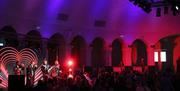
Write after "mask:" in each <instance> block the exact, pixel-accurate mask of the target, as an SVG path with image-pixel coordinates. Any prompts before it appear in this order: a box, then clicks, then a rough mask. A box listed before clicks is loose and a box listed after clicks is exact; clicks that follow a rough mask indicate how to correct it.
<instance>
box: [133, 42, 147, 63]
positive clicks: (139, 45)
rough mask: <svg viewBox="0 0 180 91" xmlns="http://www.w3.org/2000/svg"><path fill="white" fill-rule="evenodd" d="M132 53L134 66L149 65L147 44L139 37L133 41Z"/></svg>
mask: <svg viewBox="0 0 180 91" xmlns="http://www.w3.org/2000/svg"><path fill="white" fill-rule="evenodd" d="M131 55H132V56H131V58H132V65H133V66H142V65H144V66H145V65H147V50H146V44H145V43H144V42H143V41H142V40H140V39H137V40H135V41H134V42H133V44H132V53H131Z"/></svg>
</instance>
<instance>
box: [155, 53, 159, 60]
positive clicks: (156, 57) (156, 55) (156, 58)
mask: <svg viewBox="0 0 180 91" xmlns="http://www.w3.org/2000/svg"><path fill="white" fill-rule="evenodd" d="M158 59H159V58H158V52H157V51H156V52H154V62H158Z"/></svg>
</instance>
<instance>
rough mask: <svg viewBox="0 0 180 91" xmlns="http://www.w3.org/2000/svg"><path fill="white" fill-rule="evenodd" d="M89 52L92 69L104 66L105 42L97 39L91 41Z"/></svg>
mask: <svg viewBox="0 0 180 91" xmlns="http://www.w3.org/2000/svg"><path fill="white" fill-rule="evenodd" d="M91 46H92V52H91V65H92V66H93V67H102V66H104V65H105V61H106V60H105V54H106V53H105V41H104V39H103V38H100V37H97V38H95V39H94V40H93V42H92V44H91Z"/></svg>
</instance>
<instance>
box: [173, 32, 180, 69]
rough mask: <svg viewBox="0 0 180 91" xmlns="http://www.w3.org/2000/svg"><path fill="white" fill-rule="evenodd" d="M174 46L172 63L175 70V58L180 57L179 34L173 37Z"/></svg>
mask: <svg viewBox="0 0 180 91" xmlns="http://www.w3.org/2000/svg"><path fill="white" fill-rule="evenodd" d="M174 42H175V47H174V50H173V65H174V69H175V71H177V60H178V59H179V58H180V35H179V36H177V38H176V39H175V41H174Z"/></svg>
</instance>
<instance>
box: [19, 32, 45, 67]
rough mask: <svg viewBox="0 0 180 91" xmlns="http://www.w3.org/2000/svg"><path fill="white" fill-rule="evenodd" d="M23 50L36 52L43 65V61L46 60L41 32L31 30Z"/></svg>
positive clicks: (39, 61)
mask: <svg viewBox="0 0 180 91" xmlns="http://www.w3.org/2000/svg"><path fill="white" fill-rule="evenodd" d="M22 48H30V49H32V50H33V51H34V52H36V54H37V56H38V59H39V60H38V63H39V64H40V63H42V60H43V59H44V56H43V49H42V37H41V34H40V32H39V31H37V30H31V31H29V32H28V33H27V34H26V36H25V39H24V45H23V46H22Z"/></svg>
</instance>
